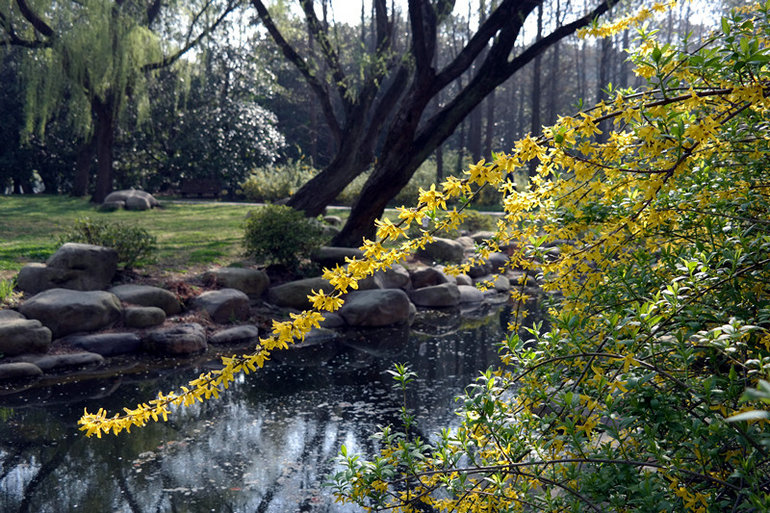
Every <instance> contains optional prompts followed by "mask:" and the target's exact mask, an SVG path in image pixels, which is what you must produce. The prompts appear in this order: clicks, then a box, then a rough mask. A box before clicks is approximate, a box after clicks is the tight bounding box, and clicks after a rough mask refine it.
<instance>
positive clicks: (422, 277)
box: [411, 267, 450, 289]
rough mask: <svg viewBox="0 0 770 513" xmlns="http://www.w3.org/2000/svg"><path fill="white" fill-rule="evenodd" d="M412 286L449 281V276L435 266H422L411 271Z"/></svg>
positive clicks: (429, 285) (430, 285)
mask: <svg viewBox="0 0 770 513" xmlns="http://www.w3.org/2000/svg"><path fill="white" fill-rule="evenodd" d="M411 278H412V287H414V288H415V289H420V288H423V287H432V286H434V285H441V284H442V283H449V282H450V280H449V277H448V276H447V275H446V274H444V272H443V271H441V270H439V269H436V268H435V267H424V268H422V269H417V270H416V271H413V272H412V273H411Z"/></svg>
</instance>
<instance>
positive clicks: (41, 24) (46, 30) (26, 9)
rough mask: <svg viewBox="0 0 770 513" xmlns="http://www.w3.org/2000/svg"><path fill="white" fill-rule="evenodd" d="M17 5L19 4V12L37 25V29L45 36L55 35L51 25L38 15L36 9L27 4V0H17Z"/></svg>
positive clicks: (34, 25) (33, 24)
mask: <svg viewBox="0 0 770 513" xmlns="http://www.w3.org/2000/svg"><path fill="white" fill-rule="evenodd" d="M16 5H18V6H19V12H21V15H22V16H24V18H25V19H26V20H27V21H28V22H30V23H31V24H32V26H33V27H35V30H37V31H38V32H40V33H41V34H42V35H44V36H45V37H54V35H55V33H54V30H53V29H52V28H51V26H50V25H49V24H48V23H46V21H45V20H43V18H41V17H40V16H38V15H37V13H36V12H35V11H33V10H32V8H30V6H29V5H27V1H26V0H16Z"/></svg>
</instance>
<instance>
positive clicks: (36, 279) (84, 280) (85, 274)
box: [16, 242, 118, 294]
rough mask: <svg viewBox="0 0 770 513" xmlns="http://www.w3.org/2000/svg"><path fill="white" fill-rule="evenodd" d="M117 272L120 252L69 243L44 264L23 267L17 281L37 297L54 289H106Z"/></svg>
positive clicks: (20, 287) (91, 245)
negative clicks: (45, 291) (39, 293)
mask: <svg viewBox="0 0 770 513" xmlns="http://www.w3.org/2000/svg"><path fill="white" fill-rule="evenodd" d="M117 269H118V253H117V252H116V251H115V250H114V249H112V248H105V247H102V246H94V245H93V244H80V243H76V242H68V243H66V244H64V245H63V246H61V247H60V248H59V249H58V251H56V253H54V254H53V255H52V256H51V258H49V259H48V261H47V262H46V264H45V265H43V264H29V265H26V266H24V267H23V268H22V269H21V271H19V274H18V276H17V278H16V283H17V286H18V287H19V289H21V290H23V291H24V292H27V293H29V294H37V293H38V292H42V291H44V290H48V289H52V288H61V289H72V290H103V289H105V288H107V286H108V285H109V284H110V282H111V281H112V278H113V277H114V276H115V272H116V271H117Z"/></svg>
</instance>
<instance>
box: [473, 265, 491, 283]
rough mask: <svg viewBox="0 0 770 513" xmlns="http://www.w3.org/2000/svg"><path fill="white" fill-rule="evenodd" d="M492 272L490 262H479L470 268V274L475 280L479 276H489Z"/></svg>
mask: <svg viewBox="0 0 770 513" xmlns="http://www.w3.org/2000/svg"><path fill="white" fill-rule="evenodd" d="M491 273H492V264H490V263H489V262H483V263H477V264H474V265H472V266H471V268H470V269H468V276H470V277H471V278H473V280H474V281H475V280H476V279H477V278H480V277H482V276H487V275H489V274H491Z"/></svg>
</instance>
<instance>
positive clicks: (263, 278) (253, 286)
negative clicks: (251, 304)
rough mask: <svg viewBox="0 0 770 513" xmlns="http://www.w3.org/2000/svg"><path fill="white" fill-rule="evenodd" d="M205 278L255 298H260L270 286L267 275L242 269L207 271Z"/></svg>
mask: <svg viewBox="0 0 770 513" xmlns="http://www.w3.org/2000/svg"><path fill="white" fill-rule="evenodd" d="M204 278H206V279H211V280H213V281H214V283H216V284H217V285H218V286H220V287H222V288H227V289H236V290H240V291H241V292H243V293H245V294H247V295H249V296H254V297H259V296H261V295H262V293H263V292H264V291H265V290H266V289H267V288H268V287H269V286H270V278H269V277H268V276H267V273H265V272H264V271H260V270H258V269H245V268H242V267H221V268H219V269H212V270H210V271H207V272H206V274H205V275H204Z"/></svg>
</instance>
